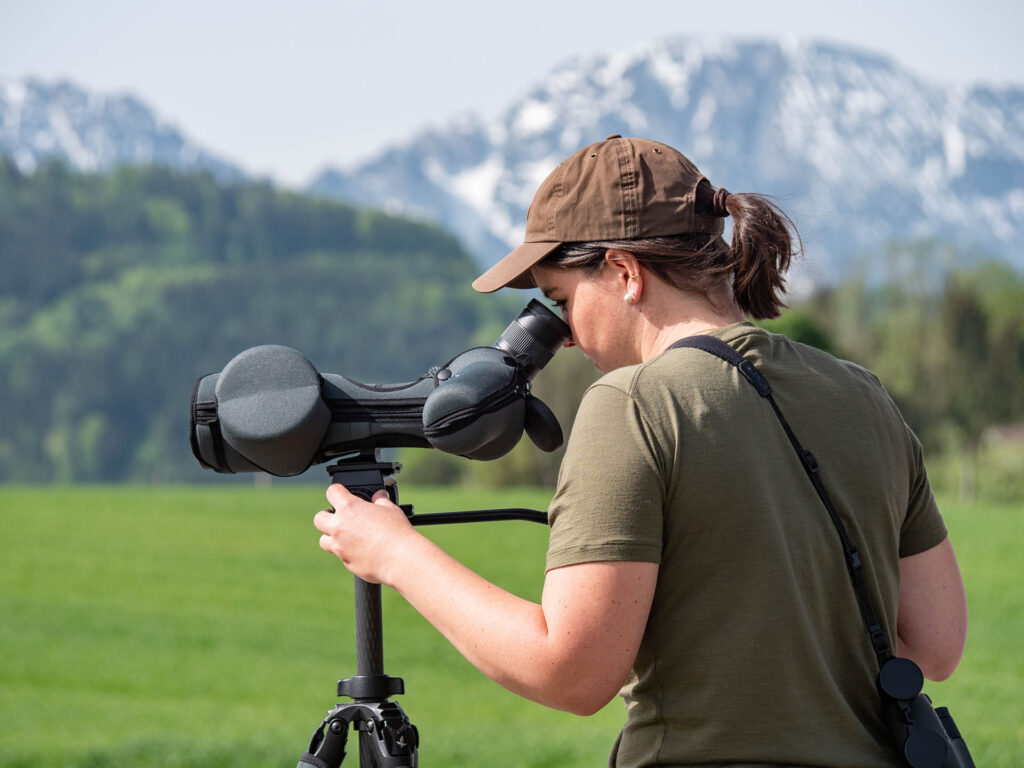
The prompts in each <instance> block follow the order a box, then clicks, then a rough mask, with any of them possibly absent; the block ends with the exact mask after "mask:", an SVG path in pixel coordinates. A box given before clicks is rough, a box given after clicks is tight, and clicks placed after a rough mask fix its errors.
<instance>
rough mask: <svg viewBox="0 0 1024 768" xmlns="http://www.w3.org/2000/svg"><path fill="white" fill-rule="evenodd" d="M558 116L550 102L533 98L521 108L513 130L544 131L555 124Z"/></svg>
mask: <svg viewBox="0 0 1024 768" xmlns="http://www.w3.org/2000/svg"><path fill="white" fill-rule="evenodd" d="M557 118H558V114H557V113H556V112H555V110H554V108H553V107H552V106H551V105H550V104H545V103H544V102H541V101H536V100H531V101H528V102H526V103H525V104H523V106H521V107H520V108H519V114H518V115H517V116H516V119H515V122H514V124H513V126H512V130H513V132H514V133H518V134H531V133H542V132H544V131H546V130H547V129H548V128H550V127H551V126H552V125H554V123H555V120H556V119H557Z"/></svg>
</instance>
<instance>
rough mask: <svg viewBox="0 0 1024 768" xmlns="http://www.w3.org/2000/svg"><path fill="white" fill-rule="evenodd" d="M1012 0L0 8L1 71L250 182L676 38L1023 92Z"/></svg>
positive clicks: (283, 175)
mask: <svg viewBox="0 0 1024 768" xmlns="http://www.w3.org/2000/svg"><path fill="white" fill-rule="evenodd" d="M1022 29H1024V0H972V2H963V1H962V0H957V1H956V2H952V1H950V0H930V1H928V0H913V1H912V2H899V0H859V1H858V0H845V2H830V0H791V1H789V2H787V1H786V0H776V1H775V2H772V3H768V2H765V0H727V1H722V2H714V1H712V0H706V1H705V2H702V3H697V2H681V1H679V0H677V1H676V2H671V1H669V0H625V1H624V2H608V1H607V0H586V2H583V1H582V0H566V1H564V2H559V0H514V1H513V2H506V3H501V4H495V3H489V2H487V1H486V0H476V1H475V2H459V1H457V0H433V1H432V2H427V1H426V0H424V1H423V2H413V1H412V0H391V1H390V2H389V1H388V0H379V1H378V2H368V1H366V0H345V1H341V0H338V1H337V2H327V0H292V1H291V2H287V3H286V2H278V3H268V2H265V1H264V0H247V1H246V2H241V1H240V0H204V1H203V2H199V1H198V0H175V2H164V1H162V0H90V1H89V2H74V1H73V0H65V2H58V1H57V0H0V76H7V77H23V76H36V77H40V78H43V79H46V80H50V79H54V78H58V77H66V78H70V79H72V80H74V81H76V82H78V83H80V84H81V85H83V86H85V87H87V88H90V89H95V90H99V91H103V92H125V91H129V92H132V93H134V94H135V95H137V96H139V97H141V98H142V99H143V100H144V101H146V102H147V103H148V104H149V105H150V106H151V107H153V108H154V109H156V111H157V112H158V113H159V114H160V115H161V116H162V117H164V118H165V119H167V120H168V121H169V122H171V123H173V124H175V125H177V126H178V127H179V128H181V129H182V130H183V131H185V133H186V134H188V135H189V136H190V137H191V138H193V139H195V140H196V141H198V142H199V143H200V144H202V145H204V146H205V147H207V148H208V149H211V150H213V151H215V152H217V153H219V154H221V155H224V156H226V157H228V158H229V159H231V160H234V161H235V162H237V163H239V164H240V165H242V166H243V167H244V168H246V169H247V170H249V171H251V172H254V173H261V174H268V175H272V176H274V177H275V178H277V179H278V180H280V181H283V182H286V183H299V182H304V181H307V180H308V179H309V178H310V177H311V176H312V175H313V174H314V173H315V172H316V171H317V170H319V169H320V168H321V167H323V166H324V165H326V164H328V163H333V164H346V163H352V162H355V161H358V160H361V159H365V158H367V157H368V156H370V155H372V154H373V153H374V152H375V151H376V150H379V149H381V148H383V147H384V146H385V145H387V144H388V143H392V142H395V141H399V140H401V139H402V138H404V137H407V136H409V135H410V134H412V133H413V132H415V130H416V129H417V128H419V127H421V126H423V125H425V124H428V123H429V124H435V125H436V124H440V123H444V122H445V121H446V120H447V119H449V118H451V117H453V116H455V115H457V114H459V113H466V112H475V113H477V114H479V115H480V116H482V117H484V118H489V117H493V116H495V115H496V114H498V113H499V112H500V110H501V109H502V108H503V107H504V106H506V105H507V104H508V103H509V101H511V100H512V99H513V98H514V97H515V96H516V95H518V94H520V93H521V92H522V91H524V90H525V89H526V88H528V87H529V86H530V85H531V84H532V83H534V82H535V81H537V80H538V79H539V78H541V77H542V76H543V75H544V74H545V73H546V72H547V71H548V70H549V69H550V68H551V67H552V66H554V65H555V64H557V63H559V62H561V61H563V60H564V59H567V58H569V57H572V56H576V55H587V54H592V53H598V52H605V53H613V52H616V51H620V50H625V49H629V48H633V47H635V46H636V45H638V44H640V43H642V42H644V41H647V40H652V39H657V38H660V37H665V36H669V35H678V34H689V33H694V34H705V33H712V34H727V35H730V34H734V35H740V36H744V37H750V36H769V37H777V36H779V35H788V36H790V37H795V38H800V39H805V38H810V39H826V40H830V41H833V42H840V43H847V44H851V45H855V46H857V47H862V48H867V49H869V50H872V51H875V52H879V53H883V54H885V55H888V56H890V57H891V58H893V59H895V60H896V61H898V62H900V63H901V64H903V65H905V66H907V67H909V68H910V69H911V70H912V71H914V72H915V73H917V74H918V75H919V76H922V77H924V78H925V79H928V80H932V81H935V82H946V83H968V82H975V81H981V82H986V83H994V84H1007V83H1014V84H1024V54H1021V52H1020V50H1021V43H1020V35H1021V30H1022Z"/></svg>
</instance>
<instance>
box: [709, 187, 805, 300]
mask: <svg viewBox="0 0 1024 768" xmlns="http://www.w3.org/2000/svg"><path fill="white" fill-rule="evenodd" d="M719 191H721V190H719ZM724 204H725V209H726V210H727V211H728V213H729V215H730V216H732V247H731V248H730V249H729V251H730V257H731V261H732V267H733V283H732V287H733V294H734V296H735V297H736V303H737V304H739V307H740V309H742V310H743V312H744V313H745V314H747V315H749V316H750V317H753V318H754V319H755V320H764V319H768V318H772V317H778V316H779V313H780V312H781V310H782V308H783V307H785V306H786V305H785V303H783V301H782V294H783V293H784V292H785V288H786V278H785V273H786V270H788V269H789V263H790V260H791V258H792V256H793V238H794V236H795V237H796V240H797V243H798V244H799V243H800V235H799V234H798V233H797V231H796V227H795V226H794V224H793V221H792V219H790V218H789V216H787V215H786V214H785V213H783V211H782V210H781V209H780V208H779V207H778V206H777V205H775V203H773V202H772V201H771V200H769V199H768V198H766V197H764V196H763V195H755V194H745V193H744V194H735V195H733V194H728V193H727V195H726V196H725V199H724ZM791 231H792V234H790V232H791Z"/></svg>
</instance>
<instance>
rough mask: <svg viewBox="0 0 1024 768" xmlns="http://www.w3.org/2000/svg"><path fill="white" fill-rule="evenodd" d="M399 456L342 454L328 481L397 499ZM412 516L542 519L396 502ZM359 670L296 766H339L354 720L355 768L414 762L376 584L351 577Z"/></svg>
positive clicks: (423, 519)
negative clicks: (418, 509)
mask: <svg viewBox="0 0 1024 768" xmlns="http://www.w3.org/2000/svg"><path fill="white" fill-rule="evenodd" d="M401 467H402V465H401V464H399V463H398V462H393V461H383V460H382V459H381V456H380V449H374V450H371V451H363V452H360V453H358V454H354V455H351V456H348V457H345V458H343V459H341V460H340V461H338V462H337V463H335V464H332V465H331V466H329V467H328V468H327V471H328V473H330V475H331V482H332V483H341V484H342V485H344V486H345V487H346V488H348V490H349V492H350V493H352V494H353V495H355V496H359V497H360V498H362V499H366V500H367V501H369V500H370V499H372V497H373V494H374V493H376V492H377V491H379V490H381V489H384V490H386V491H387V492H388V496H389V497H390V498H391V501H392V502H394V503H395V504H398V483H397V481H396V480H395V474H396V473H397V472H398V471H399V470H400V469H401ZM400 506H401V508H402V510H403V511H404V512H405V514H406V515H407V516H408V518H409V521H410V522H411V523H412V524H413V525H416V526H419V525H442V524H448V523H469V522H485V521H495V520H528V521H531V522H535V523H544V524H546V523H547V514H546V513H544V512H540V511H538V510H535V509H519V508H513V509H487V510H468V511H464V512H439V513H435V514H429V515H417V514H415V512H414V511H413V507H412V505H411V504H402V505H400ZM355 620H356V674H355V676H353V677H348V678H345V679H344V680H340V681H339V682H338V696H345V697H347V698H350V699H352V701H350V702H343V703H341V704H338V705H337V706H336V707H334V708H333V709H332V710H331V711H330V712H328V713H327V716H326V717H325V718H324V719H323V722H321V723H320V725H318V726H317V728H316V730H314V731H313V736H312V738H311V739H310V742H309V747H308V749H307V750H306V752H305V754H303V755H302V757H301V758H300V759H299V763H298V766H297V768H337V766H340V765H341V764H342V762H343V761H344V760H345V754H346V753H345V746H346V744H347V742H348V729H349V726H350V725H351V726H352V727H353V728H354V729H355V730H356V731H357V732H358V733H359V766H360V768H416V767H417V765H418V759H417V758H418V756H417V749H418V747H419V732H418V731H417V730H416V726H414V725H413V724H412V723H411V722H409V718H408V717H406V714H405V712H404V711H402V708H401V707H400V706H399V705H398V704H396V703H395V702H393V701H390V697H391V696H397V695H400V694H402V693H405V683H404V682H403V681H402V678H400V677H389V676H388V675H385V674H384V643H383V622H382V616H381V593H380V585H379V584H370V583H368V582H365V581H363V580H362V579H360V578H358V577H357V578H356V579H355Z"/></svg>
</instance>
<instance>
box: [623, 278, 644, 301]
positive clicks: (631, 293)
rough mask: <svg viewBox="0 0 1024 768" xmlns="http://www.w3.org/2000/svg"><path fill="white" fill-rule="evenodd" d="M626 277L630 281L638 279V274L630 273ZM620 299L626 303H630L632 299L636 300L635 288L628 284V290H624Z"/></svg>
mask: <svg viewBox="0 0 1024 768" xmlns="http://www.w3.org/2000/svg"><path fill="white" fill-rule="evenodd" d="M628 279H629V280H630V281H633V280H639V279H640V275H639V274H636V275H630V276H629V278H628ZM622 300H623V301H624V302H626V303H627V304H632V303H633V302H634V301H636V288H634V287H633V286H632V285H631V286H629V290H628V291H626V294H625V295H624V296H623V297H622Z"/></svg>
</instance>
